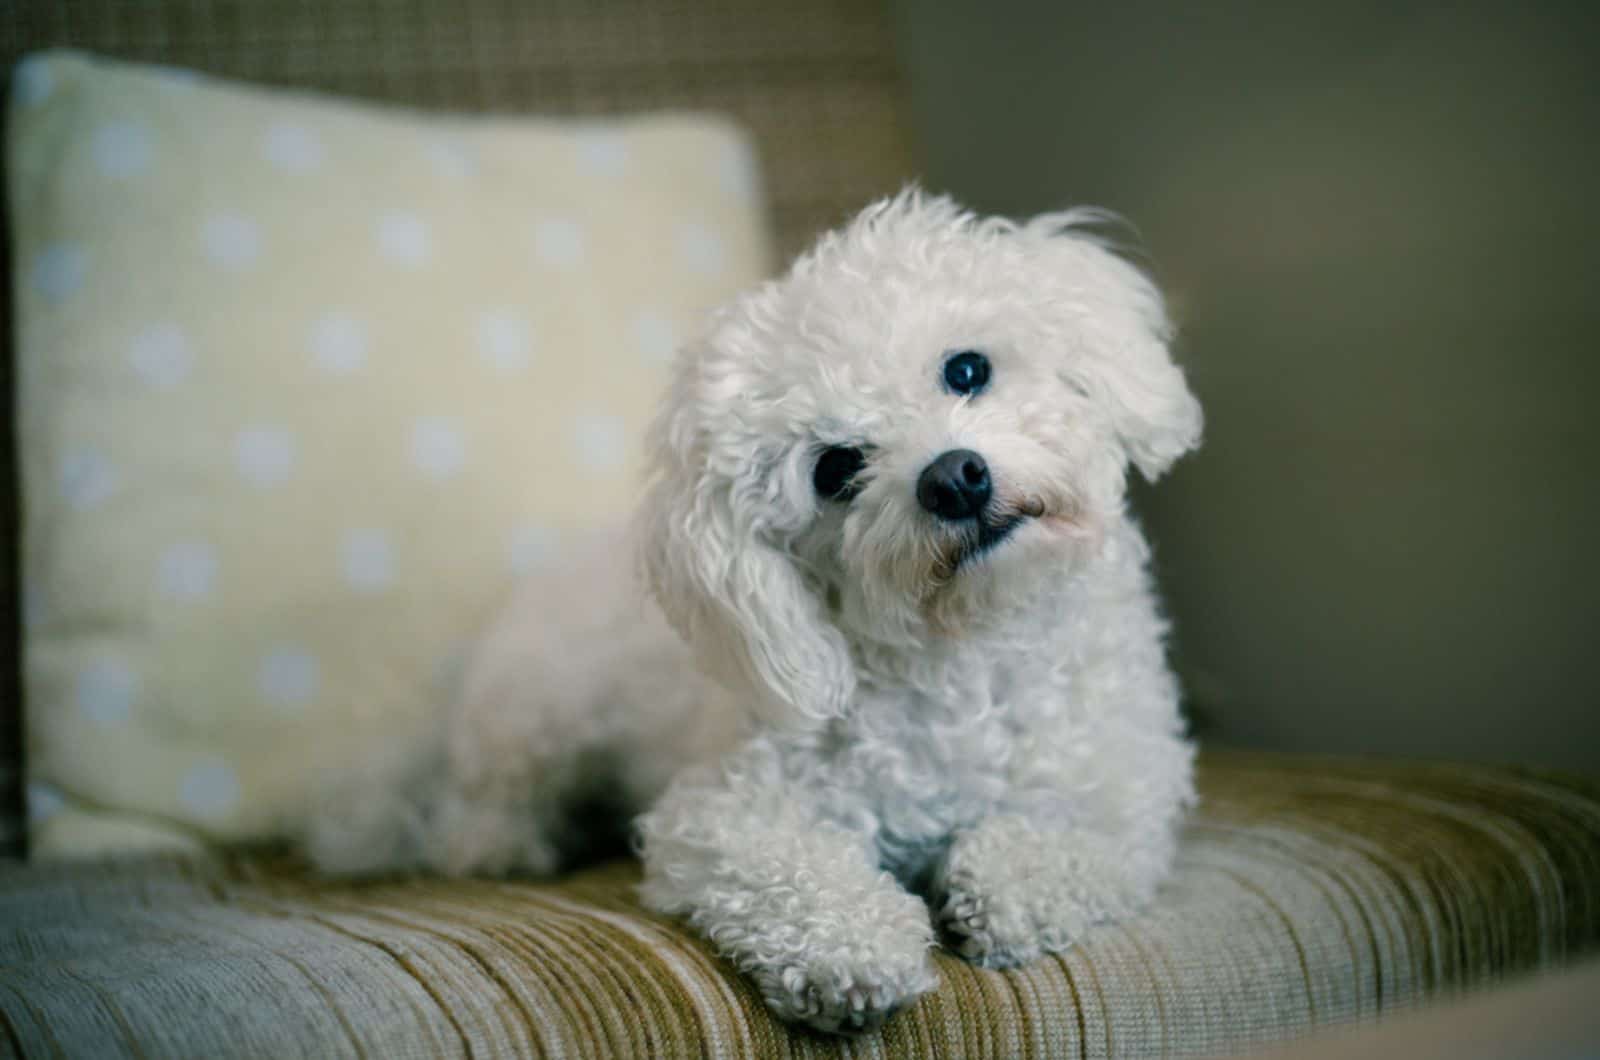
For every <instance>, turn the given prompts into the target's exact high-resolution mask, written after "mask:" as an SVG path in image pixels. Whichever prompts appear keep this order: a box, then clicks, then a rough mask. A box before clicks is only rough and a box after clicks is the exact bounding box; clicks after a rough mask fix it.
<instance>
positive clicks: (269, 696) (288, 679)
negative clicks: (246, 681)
mask: <svg viewBox="0 0 1600 1060" xmlns="http://www.w3.org/2000/svg"><path fill="white" fill-rule="evenodd" d="M321 684H322V671H321V667H320V666H318V665H317V660H316V657H315V656H313V655H312V654H311V653H310V652H308V651H306V650H305V649H303V648H298V647H293V646H290V645H282V646H279V647H277V648H274V649H272V650H271V651H270V652H268V653H267V654H266V657H265V658H263V659H262V660H261V669H260V670H259V671H257V673H256V687H257V688H258V689H259V690H260V692H261V698H262V699H263V700H265V701H266V702H268V703H271V704H272V705H273V706H275V707H286V708H294V709H298V708H300V707H304V706H305V705H306V704H307V703H310V702H311V701H312V700H314V699H316V698H317V689H318V687H319V686H320V685H321Z"/></svg>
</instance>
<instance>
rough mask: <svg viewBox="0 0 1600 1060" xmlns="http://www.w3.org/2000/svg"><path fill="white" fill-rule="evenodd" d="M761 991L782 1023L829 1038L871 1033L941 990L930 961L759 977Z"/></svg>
mask: <svg viewBox="0 0 1600 1060" xmlns="http://www.w3.org/2000/svg"><path fill="white" fill-rule="evenodd" d="M753 978H754V980H755V984H756V988H757V989H758V990H760V991H761V997H762V999H763V1000H764V1001H766V1003H767V1007H769V1008H770V1009H772V1011H773V1012H774V1013H775V1014H776V1015H777V1016H778V1017H779V1018H780V1019H785V1020H791V1021H793V1022H796V1023H804V1024H806V1025H807V1026H809V1027H812V1028H814V1029H816V1030H819V1031H825V1032H827V1033H829V1034H854V1033H856V1032H858V1031H868V1030H872V1029H873V1028H874V1027H877V1026H879V1025H880V1024H882V1023H883V1021H884V1020H886V1019H888V1018H889V1017H890V1016H891V1015H893V1014H894V1013H895V1011H896V1010H897V1009H899V1008H901V1007H902V1006H904V1005H906V1004H908V1003H909V1002H911V1001H913V1000H915V999H916V998H917V996H918V995H920V994H924V993H927V992H928V991H929V990H932V989H933V988H934V987H935V986H936V985H937V982H938V980H937V978H936V976H935V975H934V972H933V968H932V966H931V964H929V963H928V962H927V961H926V959H924V960H923V961H921V962H920V963H919V964H918V965H917V966H915V967H912V968H903V969H898V970H888V969H881V968H879V969H873V968H853V969H847V968H818V967H812V968H804V967H801V966H799V965H789V966H786V967H783V968H774V969H762V970H759V971H757V972H755V973H754V975H753Z"/></svg>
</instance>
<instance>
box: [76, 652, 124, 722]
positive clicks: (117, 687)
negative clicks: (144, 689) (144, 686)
mask: <svg viewBox="0 0 1600 1060" xmlns="http://www.w3.org/2000/svg"><path fill="white" fill-rule="evenodd" d="M76 695H77V700H78V712H79V713H80V714H82V715H83V716H84V717H85V718H86V719H88V720H89V721H92V722H94V723H95V724H97V725H120V724H121V723H123V722H125V721H127V720H128V716H129V715H130V714H132V713H133V703H134V700H135V699H137V698H138V696H139V676H138V675H137V674H135V673H134V672H133V667H131V666H129V665H128V663H127V662H126V661H124V660H123V659H120V658H117V657H115V656H110V655H103V656H100V657H99V658H97V659H91V660H89V662H87V663H85V664H84V667H83V669H81V670H79V671H78V684H77V690H76Z"/></svg>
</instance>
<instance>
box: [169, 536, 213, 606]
mask: <svg viewBox="0 0 1600 1060" xmlns="http://www.w3.org/2000/svg"><path fill="white" fill-rule="evenodd" d="M216 581H217V550H216V549H215V548H213V547H211V545H209V544H207V543H206V542H204V541H179V542H177V543H176V544H172V545H168V546H167V549H166V551H164V552H162V553H161V562H160V564H159V566H158V567H157V570H156V587H157V588H158V589H159V590H160V591H161V594H162V595H163V596H166V597H168V598H170V599H173V600H186V601H193V600H200V599H204V598H205V597H207V596H210V595H211V589H212V587H213V586H214V585H215V584H216Z"/></svg>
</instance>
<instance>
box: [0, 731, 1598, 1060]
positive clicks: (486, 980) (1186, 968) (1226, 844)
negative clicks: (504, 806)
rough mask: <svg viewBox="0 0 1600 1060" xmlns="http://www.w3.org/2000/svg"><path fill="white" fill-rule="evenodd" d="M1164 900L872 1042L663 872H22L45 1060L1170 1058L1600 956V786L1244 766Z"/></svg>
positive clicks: (1212, 794) (1215, 792) (1222, 770)
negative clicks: (738, 944) (706, 914)
mask: <svg viewBox="0 0 1600 1060" xmlns="http://www.w3.org/2000/svg"><path fill="white" fill-rule="evenodd" d="M1202 791H1203V798H1204V802H1203V809H1202V810H1201V811H1200V813H1199V814H1198V815H1197V816H1196V817H1195V818H1194V820H1193V821H1192V823H1191V825H1190V827H1189V830H1188V834H1187V836H1186V839H1185V842H1184V844H1183V847H1182V853H1181V857H1180V864H1179V869H1178V872H1177V874H1176V877H1175V878H1174V879H1173V880H1172V881H1171V882H1170V884H1169V885H1168V886H1167V887H1165V888H1164V889H1163V891H1162V893H1161V895H1160V898H1159V900H1158V902H1157V905H1156V907H1155V908H1154V909H1153V910H1151V911H1150V912H1149V913H1148V915H1146V916H1143V917H1141V918H1139V919H1137V920H1135V921H1133V922H1129V923H1126V924H1122V925H1116V926H1109V927H1105V928H1102V929H1099V930H1096V931H1094V932H1092V933H1091V934H1090V935H1089V936H1088V937H1086V938H1085V939H1084V940H1083V942H1082V944H1081V945H1080V946H1079V947H1078V948H1076V949H1075V950H1073V951H1071V952H1069V953H1067V954H1065V955H1063V956H1061V957H1059V958H1051V959H1046V960H1043V961H1040V962H1037V963H1035V964H1033V965H1031V966H1028V967H1025V968H1020V969H1016V970H1013V971H1006V972H990V971H983V970H980V969H977V968H973V967H971V966H969V965H967V964H964V963H963V962H961V961H959V960H957V959H955V958H953V957H950V956H948V955H945V954H940V955H938V957H937V962H938V971H939V977H940V988H939V990H938V991H937V992H936V993H934V994H931V995H929V996H927V997H924V998H923V999H921V1000H920V1001H918V1002H917V1003H916V1004H915V1005H913V1006H911V1007H909V1008H908V1009H907V1010H905V1011H904V1012H902V1013H900V1014H898V1015H896V1016H895V1017H894V1018H893V1019H891V1020H890V1021H889V1023H888V1024H887V1025H886V1026H885V1027H884V1028H883V1029H882V1030H881V1031H879V1032H877V1033H874V1034H872V1035H868V1036H865V1037H863V1038H860V1039H854V1040H844V1039H833V1038H826V1037H822V1036H818V1035H815V1034H812V1033H810V1032H805V1031H799V1030H795V1029H792V1028H789V1027H786V1026H783V1025H780V1024H778V1023H776V1022H774V1021H773V1020H772V1019H771V1018H769V1017H768V1016H767V1014H766V1013H765V1011H764V1010H763V1008H762V1006H761V1003H760V1001H759V998H758V997H757V995H756V993H755V992H754V991H753V990H752V989H751V987H750V986H749V984H748V983H746V982H745V981H744V980H743V979H741V978H740V977H739V976H737V975H736V974H734V973H733V972H732V971H731V970H730V969H729V967H728V966H727V965H725V964H724V963H722V962H721V961H719V960H718V959H717V958H716V957H715V956H714V954H713V953H712V952H711V951H710V950H709V949H708V948H707V946H705V945H704V944H703V943H702V942H700V941H699V940H698V939H696V938H694V937H692V936H690V935H689V934H687V933H686V932H685V931H684V930H683V929H682V928H681V927H679V926H678V925H677V924H675V923H673V922H671V921H667V920H663V919H660V918H657V917H654V916H651V915H649V914H647V913H645V912H644V911H642V910H641V909H640V908H639V906H638V904H637V901H636V899H635V897H634V885H635V883H636V882H637V880H638V870H637V867H636V866H635V865H634V864H632V863H627V862H620V863H614V864H611V865H607V866H603V867H600V868H598V869H595V870H591V871H588V872H585V873H581V874H579V875H576V876H573V877H570V878H567V879H565V880H562V881H558V882H554V883H544V884H538V883H526V882H486V881H474V882H440V881H426V880H424V881H414V882H400V883H387V884H381V885H367V886H349V885H339V886H331V885H326V884H319V883H316V882H315V881H311V880H308V879H306V878H305V877H304V876H301V875H297V874H296V873H294V872H293V871H290V870H288V869H285V868H282V867H278V868H269V867H268V866H267V865H266V864H265V863H264V862H260V861H239V862H235V863H233V864H230V865H225V866H224V865H211V866H199V865H195V864H183V863H177V862H164V863H157V864H146V865H142V866H124V867H121V868H118V869H110V868H104V867H102V868H101V869H98V870H94V869H87V868H76V869H71V868H66V867H60V866H54V867H51V866H46V867H33V868H14V869H11V870H7V871H6V872H4V873H0V910H3V912H0V922H3V923H5V924H7V925H10V927H9V928H8V930H7V931H6V932H5V933H4V935H3V937H0V987H3V990H0V1015H3V1017H4V1023H3V1026H4V1027H5V1028H6V1030H7V1032H8V1033H9V1035H10V1041H11V1044H12V1045H13V1046H14V1047H15V1048H17V1049H18V1051H20V1052H22V1053H24V1054H26V1055H51V1054H70V1055H77V1056H96V1057H113V1056H121V1055H136V1054H142V1055H159V1056H167V1057H186V1056H192V1057H223V1056H262V1057H268V1056H270V1057H296V1056H306V1057H335V1056H362V1055H365V1056H382V1057H408V1056H419V1057H420V1056H465V1055H470V1056H478V1057H484V1056H511V1055H523V1056H556V1055H561V1056H641V1057H642V1056H651V1057H672V1056H710V1057H731V1056H763V1057H765V1056H780V1057H781V1056H834V1055H841V1056H842V1055H862V1056H886V1057H895V1056H951V1057H968V1058H974V1060H976V1058H981V1057H1031V1056H1081V1057H1102V1056H1149V1055H1161V1054H1169V1055H1178V1054H1184V1055H1196V1054H1217V1053H1226V1052H1231V1051H1235V1050H1239V1049H1243V1048H1247V1047H1251V1046H1254V1045H1258V1044H1261V1043H1266V1042H1272V1041H1279V1040H1283V1039H1287V1038H1291V1037H1294V1036H1296V1035H1300V1034H1303V1033H1306V1032H1308V1031H1310V1030H1312V1029H1313V1028H1318V1027H1324V1026H1329V1025H1336V1024H1346V1023H1352V1022H1357V1021H1367V1020H1370V1019H1371V1018H1372V1017H1375V1016H1377V1015H1379V1014H1380V1013H1386V1012H1390V1011H1393V1010H1396V1009H1400V1008H1405V1007H1409V1006H1412V1005H1414V1004H1416V1003H1417V1002H1420V1001H1422V1000H1425V999H1428V998H1434V997H1441V996H1448V995H1452V994H1458V993H1461V992H1463V991H1465V990H1468V989H1470V988H1473V987H1477V986H1482V985H1486V984H1489V983H1492V982H1495V981H1497V980H1499V979H1501V978H1503V977H1505V976H1508V975H1510V974H1512V973H1516V972H1521V971H1528V970H1532V969H1535V968H1542V967H1551V966H1557V965H1562V964H1565V963H1568V962H1571V961H1573V960H1575V959H1577V958H1578V957H1579V956H1580V955H1581V954H1583V953H1584V952H1586V951H1591V950H1593V949H1594V948H1595V947H1596V944H1597V943H1600V786H1595V785H1592V784H1585V783H1581V782H1577V781H1572V780H1567V779H1561V778H1553V777H1548V776H1540V775H1531V774H1527V773H1519V772H1513V771H1509V770H1500V769H1492V768H1486V767H1466V766H1452V767H1444V766H1440V767H1430V766H1400V765H1389V764H1371V763H1351V762H1339V761H1318V760H1310V761H1307V760H1293V759H1281V758H1267V757H1258V756H1248V757H1244V756H1225V757H1221V758H1217V757H1213V758H1211V759H1210V760H1208V761H1207V762H1206V763H1205V765H1204V767H1203V771H1202Z"/></svg>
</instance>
